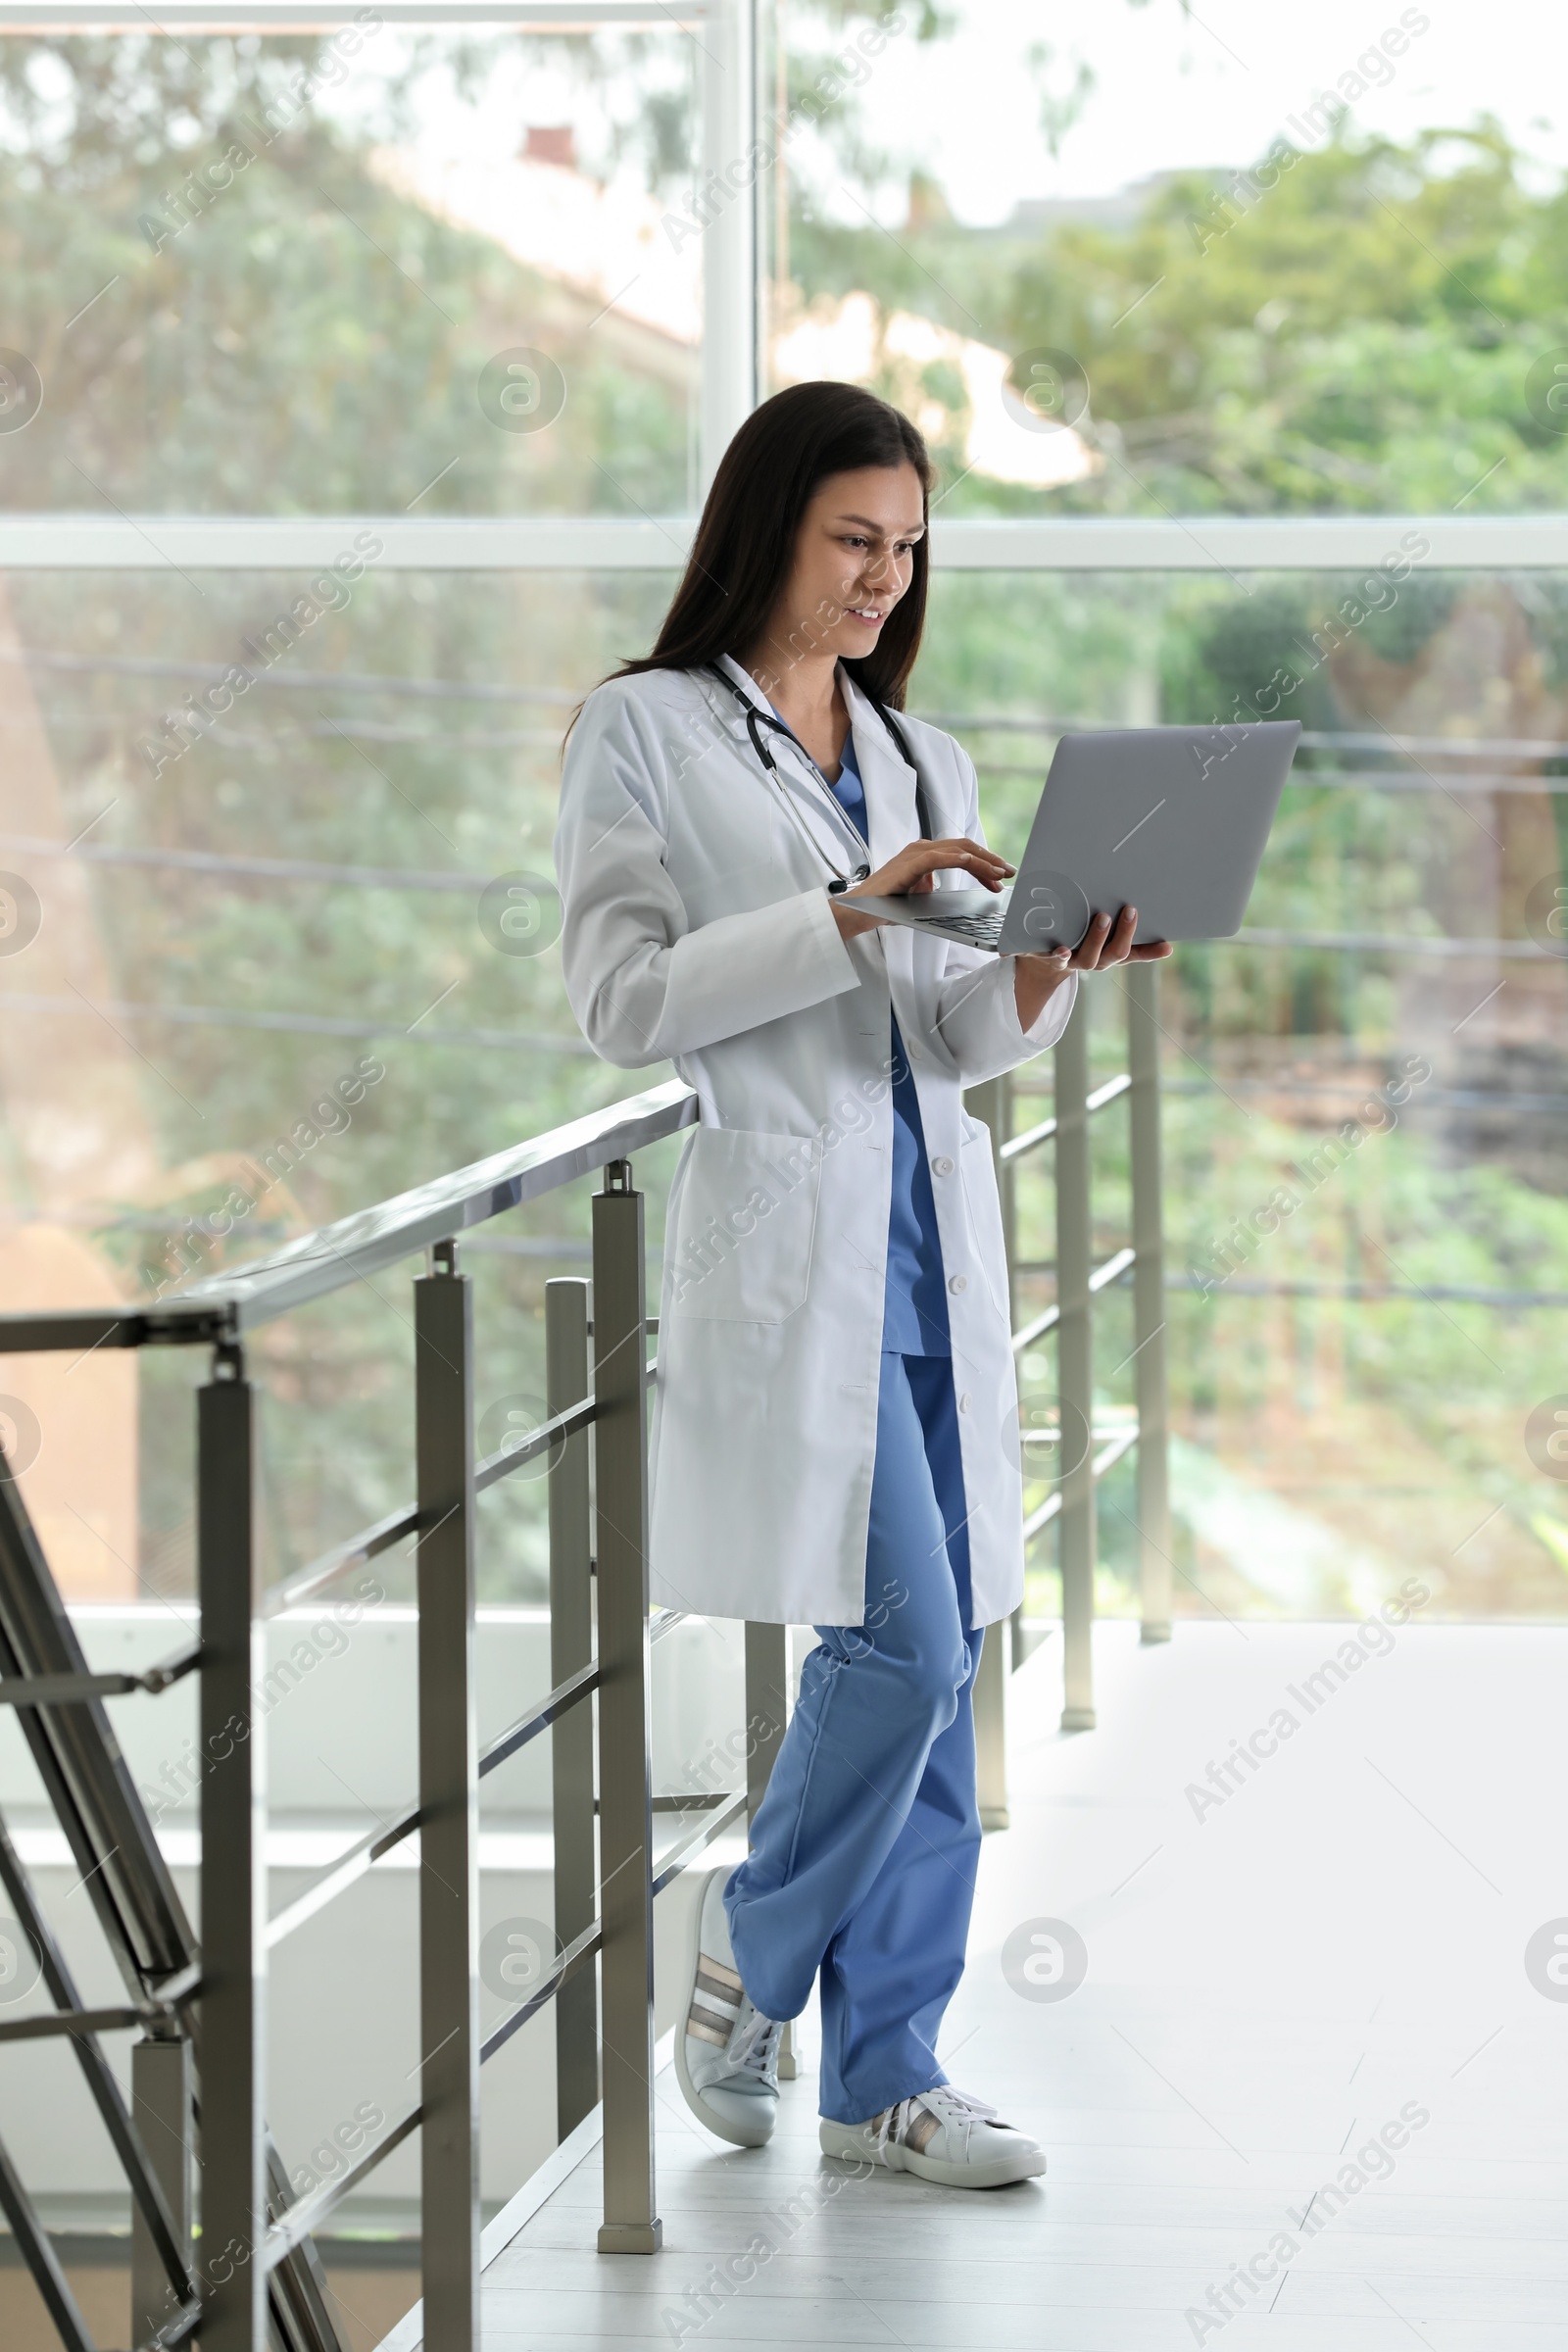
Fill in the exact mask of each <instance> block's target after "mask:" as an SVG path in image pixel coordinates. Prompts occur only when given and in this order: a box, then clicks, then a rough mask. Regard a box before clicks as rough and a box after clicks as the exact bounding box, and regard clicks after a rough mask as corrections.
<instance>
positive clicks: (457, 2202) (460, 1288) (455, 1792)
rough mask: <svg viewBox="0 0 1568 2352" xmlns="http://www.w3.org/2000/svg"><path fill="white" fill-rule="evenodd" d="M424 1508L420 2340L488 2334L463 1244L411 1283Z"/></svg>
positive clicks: (469, 1382)
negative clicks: (482, 2238) (483, 2324)
mask: <svg viewBox="0 0 1568 2352" xmlns="http://www.w3.org/2000/svg"><path fill="white" fill-rule="evenodd" d="M414 1333H415V1346H414V1362H415V1373H414V1380H415V1454H416V1467H417V1478H416V1494H417V1503H418V1511H419V1536H418V1544H417V1588H418V1610H419V1649H418V1677H419V2049H420V2053H421V2057H420V2068H419V2081H420V2103H421V2105H422V2108H423V2111H424V2112H423V2119H422V2124H421V2130H420V2142H421V2145H420V2194H421V2215H422V2219H421V2225H420V2228H421V2238H422V2254H421V2259H422V2267H423V2287H424V2340H425V2342H426V2343H427V2344H432V2345H437V2344H438V2345H439V2346H440V2347H441V2352H475V2347H476V2346H477V2344H478V2341H479V1984H478V1919H479V1762H478V1733H477V1723H476V1714H475V1705H474V1674H473V1650H474V1572H473V1522H474V1508H473V1504H474V1493H473V1298H472V1286H471V1284H470V1283H469V1280H468V1277H467V1276H466V1274H460V1273H459V1272H458V1246H457V1243H456V1242H452V1241H447V1242H437V1243H436V1244H435V1245H434V1246H433V1248H432V1249H431V1251H430V1271H429V1273H427V1274H424V1275H421V1276H420V1277H419V1279H418V1280H417V1282H416V1283H415V1286H414Z"/></svg>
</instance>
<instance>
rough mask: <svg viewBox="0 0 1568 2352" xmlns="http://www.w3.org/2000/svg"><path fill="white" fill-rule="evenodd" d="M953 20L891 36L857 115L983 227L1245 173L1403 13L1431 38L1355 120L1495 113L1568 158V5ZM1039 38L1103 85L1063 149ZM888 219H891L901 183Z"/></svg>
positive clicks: (1099, 10) (1229, 6)
mask: <svg viewBox="0 0 1568 2352" xmlns="http://www.w3.org/2000/svg"><path fill="white" fill-rule="evenodd" d="M956 14H957V15H958V16H959V19H960V30H959V31H958V33H957V34H956V36H954V37H952V38H950V39H947V40H944V41H941V42H938V43H934V44H929V45H926V46H922V45H921V44H919V43H917V42H915V41H914V40H912V39H911V38H910V37H909V36H908V35H905V36H903V37H901V38H895V39H894V40H893V41H892V42H891V43H890V44H889V47H888V49H887V51H886V53H885V54H884V55H883V57H882V58H881V59H879V60H878V61H877V63H876V65H875V67H874V69H873V71H872V73H871V75H870V78H869V79H868V80H867V82H866V83H865V85H864V86H863V88H862V90H861V92H860V105H861V111H862V116H863V120H864V123H865V126H866V129H867V131H868V132H869V133H870V134H871V135H872V136H873V137H874V138H876V139H877V140H878V141H879V142H882V143H884V144H885V145H886V146H887V147H888V148H889V149H891V150H895V151H899V152H902V153H904V154H907V155H914V156H917V157H918V158H919V159H920V161H921V164H922V167H923V168H924V169H925V170H927V171H928V172H931V173H932V174H933V176H934V177H935V178H936V179H938V180H939V181H940V182H941V184H942V186H943V187H944V189H945V190H946V192H947V196H948V200H949V202H950V204H951V205H952V207H953V210H954V212H955V213H956V215H957V217H958V218H959V219H960V220H962V221H968V222H970V223H972V224H973V225H975V226H984V225H993V224H995V223H997V222H999V221H1004V220H1005V219H1006V218H1007V217H1008V215H1009V214H1010V213H1011V211H1012V209H1013V206H1014V204H1015V203H1016V202H1017V201H1018V200H1019V199H1020V198H1027V197H1039V196H1056V197H1060V196H1084V195H1104V194H1109V193H1111V192H1112V191H1114V190H1116V189H1118V188H1122V187H1125V186H1127V185H1128V183H1129V182H1131V181H1133V180H1137V179H1141V178H1143V177H1144V176H1145V175H1146V174H1147V173H1149V172H1160V171H1168V170H1171V169H1174V168H1176V167H1178V166H1193V165H1198V166H1212V167H1214V168H1215V169H1218V168H1219V167H1221V166H1225V165H1241V164H1247V163H1250V162H1251V161H1253V160H1254V159H1255V158H1256V157H1257V156H1259V155H1261V154H1262V153H1263V151H1264V150H1265V149H1266V148H1267V146H1268V145H1269V143H1270V141H1271V140H1272V139H1274V138H1275V137H1277V136H1278V135H1280V133H1281V132H1282V131H1283V130H1284V129H1285V125H1286V122H1287V118H1288V117H1289V116H1291V115H1292V114H1294V113H1299V109H1300V108H1301V107H1302V106H1303V105H1304V104H1310V102H1311V100H1312V99H1313V97H1314V96H1315V95H1316V94H1317V93H1319V92H1320V91H1326V90H1330V89H1332V88H1333V87H1334V85H1335V84H1336V82H1337V81H1338V79H1339V77H1340V76H1341V74H1343V73H1347V72H1353V71H1354V69H1355V65H1356V60H1357V58H1358V57H1359V56H1361V55H1362V54H1363V53H1364V52H1365V51H1366V50H1367V49H1368V48H1369V47H1370V46H1371V45H1373V44H1375V43H1377V42H1378V41H1379V40H1380V39H1381V37H1382V35H1383V34H1384V33H1385V32H1386V31H1388V30H1389V29H1390V28H1391V27H1394V28H1398V27H1399V25H1400V22H1401V18H1403V19H1404V20H1405V22H1406V25H1407V26H1409V27H1411V28H1413V27H1414V26H1415V25H1417V24H1419V23H1420V22H1421V21H1422V20H1423V19H1424V20H1426V25H1427V28H1426V30H1425V31H1420V32H1416V31H1414V30H1413V29H1412V30H1411V31H1410V34H1409V40H1408V47H1407V49H1406V50H1405V52H1404V54H1403V55H1402V56H1401V57H1399V58H1398V59H1397V62H1390V63H1388V78H1387V80H1386V82H1385V83H1384V85H1383V86H1382V87H1381V88H1379V89H1373V90H1369V92H1368V95H1367V96H1366V97H1365V98H1363V99H1359V100H1357V101H1356V102H1355V104H1354V105H1353V108H1352V114H1353V118H1354V121H1355V122H1356V123H1358V124H1360V125H1361V126H1363V127H1364V128H1366V129H1368V130H1378V131H1386V132H1388V133H1390V134H1392V135H1394V136H1396V137H1401V138H1402V137H1407V136H1408V135H1409V134H1410V133H1411V132H1412V131H1414V130H1417V129H1420V128H1424V127H1427V126H1429V125H1437V124H1441V125H1444V126H1450V125H1462V124H1466V123H1472V122H1473V121H1474V120H1475V118H1476V116H1477V115H1478V114H1480V113H1481V112H1483V111H1487V110H1490V111H1491V112H1492V113H1494V114H1495V115H1496V116H1497V117H1498V118H1499V119H1500V120H1501V122H1502V123H1503V124H1504V125H1505V126H1506V128H1507V129H1508V130H1509V132H1510V133H1511V135H1512V137H1513V138H1514V140H1515V143H1516V144H1517V145H1519V146H1521V147H1522V148H1524V149H1525V150H1527V152H1529V153H1530V154H1531V155H1532V156H1534V157H1536V158H1538V159H1539V161H1540V164H1541V166H1542V170H1543V173H1544V175H1545V176H1547V177H1552V178H1554V177H1555V176H1556V173H1557V172H1560V171H1561V170H1562V169H1563V168H1564V167H1565V166H1568V6H1565V5H1564V0H1486V4H1485V5H1481V4H1480V0H1447V4H1446V5H1445V4H1444V0H1433V5H1431V6H1426V7H1418V8H1413V9H1406V8H1404V7H1403V6H1402V0H1311V4H1310V5H1309V6H1305V7H1294V6H1287V5H1284V4H1283V0H1201V14H1199V13H1197V12H1193V11H1190V12H1188V13H1187V14H1186V15H1184V14H1183V11H1182V8H1181V5H1180V0H1149V4H1148V5H1147V6H1145V7H1134V6H1131V5H1129V0H1078V5H1076V6H1074V7H1071V8H1066V7H1062V6H1060V5H1054V6H1042V4H1041V0H961V4H960V6H959V8H958V9H957V10H956ZM1036 42H1045V43H1046V44H1048V45H1050V46H1051V47H1052V48H1053V50H1054V52H1055V60H1054V66H1053V68H1052V75H1053V78H1054V81H1055V82H1056V83H1057V84H1058V85H1059V86H1061V87H1063V88H1066V87H1069V86H1071V83H1072V81H1073V79H1074V77H1075V67H1076V65H1077V63H1078V62H1079V61H1080V60H1081V61H1082V62H1083V63H1084V64H1085V65H1087V66H1088V67H1089V68H1090V70H1091V72H1092V73H1093V74H1094V76H1095V87H1094V89H1093V90H1092V91H1091V93H1090V95H1089V97H1088V100H1087V102H1086V104H1085V106H1084V110H1083V113H1082V117H1081V119H1080V120H1079V122H1078V123H1076V125H1075V126H1074V127H1073V128H1072V129H1070V130H1069V131H1067V132H1066V133H1065V135H1064V136H1063V137H1062V139H1061V141H1060V151H1059V153H1058V154H1057V155H1056V156H1055V157H1053V156H1052V155H1051V153H1050V151H1049V149H1048V147H1047V144H1046V141H1045V139H1044V136H1043V135H1042V132H1041V128H1040V122H1039V101H1038V85H1037V82H1036V80H1035V78H1034V77H1032V76H1031V73H1030V72H1029V69H1028V67H1027V65H1026V63H1025V58H1026V53H1027V51H1028V50H1029V48H1030V47H1031V45H1032V44H1034V43H1036ZM1386 62H1387V61H1386ZM1363 78H1367V77H1365V76H1363ZM886 209H887V213H888V217H889V219H890V221H891V219H892V216H893V213H894V212H895V211H896V210H897V209H898V207H897V204H896V201H895V194H894V191H892V190H890V191H889V192H888V205H887V208H886ZM846 217H853V216H852V215H849V214H847V216H846Z"/></svg>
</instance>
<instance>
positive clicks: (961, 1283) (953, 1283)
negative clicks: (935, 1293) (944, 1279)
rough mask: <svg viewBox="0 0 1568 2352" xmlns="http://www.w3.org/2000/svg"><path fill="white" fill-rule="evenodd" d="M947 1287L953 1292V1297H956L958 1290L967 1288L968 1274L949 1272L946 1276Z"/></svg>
mask: <svg viewBox="0 0 1568 2352" xmlns="http://www.w3.org/2000/svg"><path fill="white" fill-rule="evenodd" d="M948 1288H949V1290H950V1291H951V1292H952V1293H953V1295H954V1297H955V1298H956V1297H957V1295H958V1293H959V1292H960V1291H966V1290H967V1289H968V1288H969V1277H968V1275H967V1274H950V1275H949V1276H948Z"/></svg>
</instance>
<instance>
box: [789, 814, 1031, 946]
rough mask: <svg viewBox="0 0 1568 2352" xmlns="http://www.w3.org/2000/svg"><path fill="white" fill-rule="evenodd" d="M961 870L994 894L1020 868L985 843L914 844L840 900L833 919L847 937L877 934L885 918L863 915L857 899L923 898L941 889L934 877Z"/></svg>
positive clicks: (954, 841)
mask: <svg viewBox="0 0 1568 2352" xmlns="http://www.w3.org/2000/svg"><path fill="white" fill-rule="evenodd" d="M955 868H956V869H957V870H959V871H961V872H963V873H966V874H969V875H970V876H972V878H973V879H974V881H975V882H977V883H978V884H979V885H980V886H981V888H982V889H985V890H993V891H995V890H1000V889H1001V888H1002V885H1003V883H1004V882H1005V880H1006V878H1007V876H1008V875H1009V874H1011V873H1014V872H1015V871H1016V870H1017V869H1016V868H1015V867H1014V866H1010V865H1009V864H1008V863H1007V860H1006V859H1005V858H999V857H998V856H997V853H996V851H995V850H988V849H987V848H986V847H985V845H984V843H983V842H978V841H969V840H967V839H965V838H963V837H962V836H959V837H958V838H956V839H954V840H950V841H911V842H909V843H908V844H907V847H906V848H904V849H902V850H900V851H899V853H898V855H897V857H894V858H889V859H888V861H887V863H886V865H879V866H878V867H877V870H876V872H875V873H874V874H867V876H866V878H865V880H864V881H863V882H857V884H856V885H855V888H854V889H853V890H846V891H843V892H841V893H840V894H839V895H838V896H837V897H836V898H834V899H833V901H832V907H833V918H834V920H835V922H836V923H837V924H838V927H839V930H840V931H841V933H842V934H843V936H844V937H845V938H846V939H853V938H854V937H855V935H856V933H857V932H858V931H869V930H872V929H873V928H874V927H875V925H876V924H878V923H880V922H881V920H882V917H881V915H879V914H862V913H860V912H859V911H858V909H857V907H856V905H855V902H856V900H857V899H861V898H863V899H898V898H906V897H907V898H917V897H919V896H920V895H921V894H922V893H923V892H925V891H928V890H932V889H934V888H935V886H936V885H935V881H934V876H936V875H937V874H939V873H945V872H949V871H951V870H953V869H955Z"/></svg>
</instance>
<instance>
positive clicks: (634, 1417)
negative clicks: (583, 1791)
mask: <svg viewBox="0 0 1568 2352" xmlns="http://www.w3.org/2000/svg"><path fill="white" fill-rule="evenodd" d="M646 1281H647V1274H646V1259H645V1254H644V1243H643V1197H642V1195H641V1193H639V1192H635V1191H634V1190H633V1189H632V1181H631V1162H630V1161H629V1160H625V1159H614V1160H612V1161H611V1162H610V1163H609V1165H608V1166H607V1167H606V1169H605V1189H604V1191H603V1192H602V1193H598V1194H596V1195H595V1196H594V1398H595V1402H596V1404H597V1407H598V1410H597V1412H596V1414H595V1418H594V1471H595V1495H594V1504H595V1512H594V1553H595V1557H596V1559H597V1561H598V1585H599V1667H600V1675H601V1681H600V1686H599V1917H600V1920H601V1922H602V1923H603V1929H604V1938H605V1940H604V1949H603V1952H602V1954H601V1983H602V1986H603V1993H602V1999H603V2006H604V2029H603V2042H604V2082H605V2098H604V2103H605V2139H604V2161H605V2219H604V2225H603V2227H602V2228H601V2229H600V2232H599V2251H600V2253H601V2254H655V2253H657V2252H658V2251H659V2248H660V2246H661V2244H662V2242H663V2234H664V2232H663V2225H662V2222H661V2221H660V2219H659V2215H658V2210H657V2204H656V2198H655V2190H654V1902H653V1885H652V1878H651V1872H650V1865H651V1863H652V1859H653V1760H652V1756H651V1754H650V1749H649V1726H650V1719H651V1712H652V1709H651V1704H650V1699H651V1689H652V1682H651V1676H650V1672H649V1648H648V1413H647V1386H648V1384H647V1377H646V1374H647V1345H648V1343H647V1313H646V1289H645V1285H646ZM442 2352H445V2346H443V2347H442Z"/></svg>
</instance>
